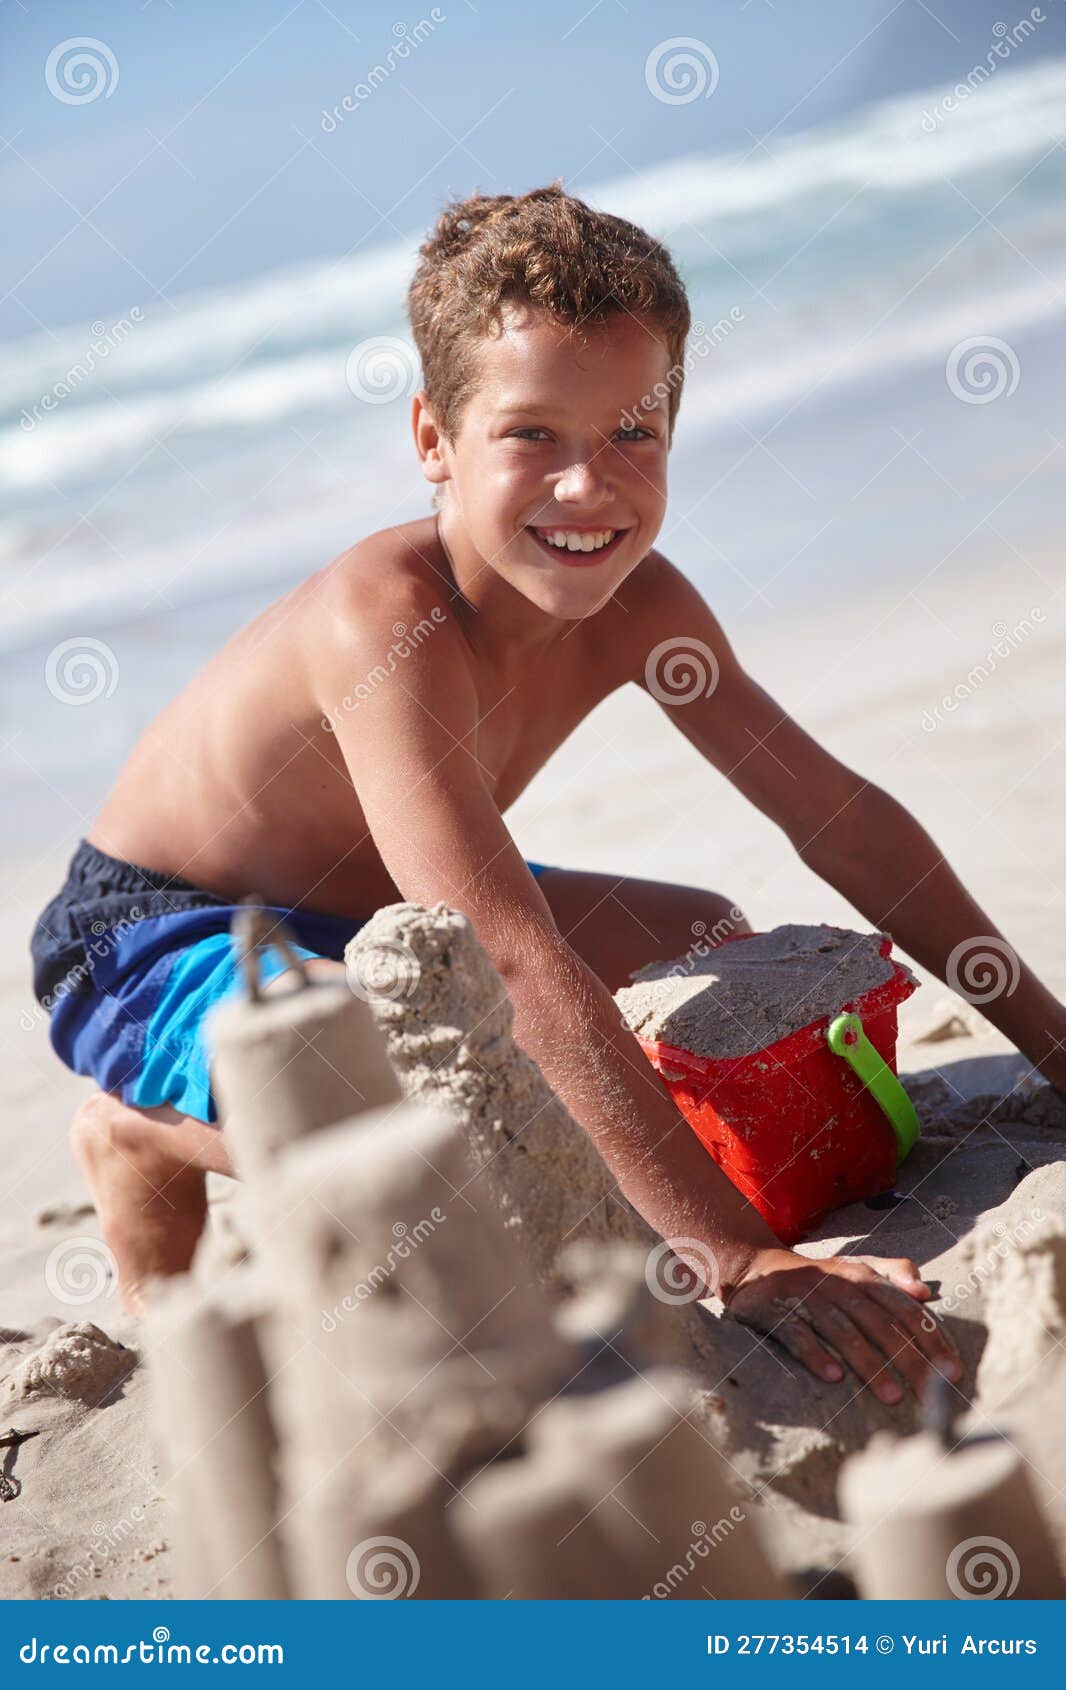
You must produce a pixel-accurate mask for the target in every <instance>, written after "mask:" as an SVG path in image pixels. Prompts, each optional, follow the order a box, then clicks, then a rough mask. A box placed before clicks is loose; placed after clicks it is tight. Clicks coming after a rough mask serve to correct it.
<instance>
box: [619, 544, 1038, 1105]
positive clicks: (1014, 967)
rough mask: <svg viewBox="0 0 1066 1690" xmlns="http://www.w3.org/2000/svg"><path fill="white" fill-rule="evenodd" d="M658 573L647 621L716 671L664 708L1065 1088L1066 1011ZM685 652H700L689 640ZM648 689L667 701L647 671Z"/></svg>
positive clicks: (855, 895)
mask: <svg viewBox="0 0 1066 1690" xmlns="http://www.w3.org/2000/svg"><path fill="white" fill-rule="evenodd" d="M660 567H661V570H662V573H661V575H660V577H659V587H658V592H657V594H656V618H655V625H656V626H658V627H663V628H664V627H666V626H667V625H668V624H669V625H670V626H671V627H672V628H673V629H674V632H675V633H676V632H677V631H678V630H679V629H683V630H684V639H685V640H686V641H687V642H688V643H689V644H690V645H691V644H692V642H693V641H695V642H698V643H699V644H701V645H703V646H704V647H705V648H706V649H707V650H709V651H710V652H711V653H712V654H713V660H714V661H713V663H710V662H708V660H707V659H704V660H703V661H704V662H705V664H706V666H707V669H708V674H709V675H713V676H716V683H715V684H714V686H713V689H712V691H711V692H710V694H709V695H703V694H701V695H700V696H697V697H696V698H693V699H692V700H691V701H690V702H685V703H677V704H671V703H670V702H669V700H668V699H667V700H666V702H665V703H664V704H663V708H664V709H665V710H666V713H667V715H669V716H670V717H671V718H672V719H673V720H674V721H675V722H676V724H677V726H678V727H679V728H680V729H681V731H682V733H684V734H685V736H686V737H687V738H688V739H690V740H691V741H692V743H693V744H694V745H695V746H696V747H697V748H698V749H699V750H700V751H701V752H702V753H703V755H704V756H705V757H706V758H707V760H708V762H710V763H712V764H713V765H714V766H715V767H716V768H717V769H720V770H721V772H722V773H723V774H725V775H726V776H727V777H728V778H729V780H730V781H731V782H732V783H733V785H734V786H736V787H737V788H738V790H739V791H741V792H743V793H744V795H745V797H747V798H750V799H751V801H752V803H754V804H755V805H757V806H758V808H759V809H760V810H762V811H763V813H764V814H765V815H767V816H769V817H770V819H771V820H772V821H775V822H776V823H777V824H778V826H779V827H781V828H782V829H783V830H784V832H785V833H786V834H787V835H788V837H789V839H790V840H791V842H792V844H793V845H794V847H795V849H796V851H797V852H798V853H799V855H800V857H801V858H802V859H803V861H804V862H805V863H806V864H807V865H808V866H809V867H810V868H812V869H813V870H814V872H815V873H816V874H818V875H820V876H821V878H822V879H823V880H826V881H828V882H829V884H830V885H831V886H834V887H835V888H836V889H837V891H839V892H841V893H842V894H843V896H844V897H845V898H847V899H848V901H849V902H850V903H851V904H853V905H854V906H855V908H856V909H857V910H860V911H861V912H862V914H863V915H864V916H865V917H866V919H867V920H868V921H869V922H870V923H871V924H872V925H873V926H875V927H877V928H880V929H884V930H886V931H888V932H890V933H891V934H892V937H893V938H894V939H895V940H896V942H897V943H898V944H899V946H900V948H901V949H902V950H904V951H906V952H907V953H908V955H910V956H912V957H913V958H914V959H915V961H916V962H918V963H920V964H921V966H922V967H923V968H927V969H928V970H929V971H930V973H932V974H935V975H937V976H938V977H939V978H940V979H941V980H944V981H945V982H946V983H947V984H948V985H949V986H950V987H951V988H952V989H953V990H955V991H958V992H960V993H961V995H963V996H967V995H971V1001H974V1002H977V1003H979V1004H980V1007H981V1009H982V1011H983V1013H984V1014H985V1015H986V1016H987V1017H988V1019H989V1020H990V1021H991V1022H993V1023H994V1025H995V1026H997V1027H998V1028H1000V1030H1001V1031H1002V1032H1004V1033H1005V1034H1006V1035H1007V1037H1008V1038H1009V1039H1010V1040H1011V1042H1012V1043H1013V1044H1015V1045H1017V1047H1018V1048H1019V1049H1020V1050H1021V1051H1023V1052H1024V1053H1025V1055H1026V1056H1027V1057H1028V1058H1029V1060H1030V1061H1031V1062H1032V1064H1033V1065H1034V1067H1036V1068H1038V1069H1039V1070H1040V1071H1041V1072H1042V1073H1043V1074H1044V1075H1045V1076H1046V1078H1047V1079H1049V1080H1050V1081H1051V1082H1052V1083H1053V1084H1054V1085H1056V1086H1057V1087H1058V1088H1059V1089H1060V1090H1066V1009H1064V1008H1063V1006H1062V1005H1061V1004H1060V1003H1059V1002H1058V1001H1057V1000H1056V999H1055V998H1054V997H1053V996H1052V994H1051V993H1050V992H1049V991H1048V990H1047V989H1046V987H1045V986H1043V985H1042V984H1041V982H1040V981H1039V980H1038V979H1037V977H1036V975H1035V974H1034V973H1033V972H1032V970H1031V969H1030V968H1028V967H1027V966H1026V965H1025V963H1024V962H1023V961H1022V960H1021V958H1020V957H1019V956H1018V955H1017V953H1016V952H1015V951H1014V950H1013V948H1012V947H1011V945H1009V944H1008V942H1007V940H1006V939H1005V938H1004V937H1003V935H1002V934H1001V933H1000V932H999V930H998V928H996V927H995V926H994V924H993V923H992V920H991V918H990V917H989V916H988V915H987V914H986V913H985V911H984V910H982V909H981V907H980V905H979V904H977V903H976V901H975V900H974V899H973V898H972V897H971V895H970V893H969V892H968V891H967V890H966V888H965V886H963V884H962V882H961V881H960V880H959V878H958V876H957V875H956V874H955V872H954V871H953V869H952V868H951V866H950V864H948V863H947V862H946V861H945V859H944V857H943V856H942V855H941V853H940V851H939V850H938V849H937V847H936V845H935V844H934V842H933V840H932V839H931V838H930V837H929V835H928V834H927V833H926V831H925V829H924V828H923V827H921V826H920V824H919V823H918V822H917V821H916V820H915V819H914V817H913V816H912V815H911V814H910V812H909V811H908V810H907V809H905V808H904V806H903V805H902V804H900V803H898V802H897V801H896V800H895V799H894V798H892V797H890V795H889V794H888V793H887V792H885V791H883V790H882V789H881V788H880V787H877V786H874V785H873V784H872V783H871V782H869V781H866V780H863V779H862V778H861V777H860V776H859V775H857V774H856V773H855V772H854V771H853V770H852V769H849V768H847V767H845V765H844V764H843V763H840V762H838V760H837V759H836V758H835V757H833V756H831V755H830V754H829V752H827V751H826V750H825V749H824V748H823V747H822V746H821V745H819V744H818V743H817V741H816V740H814V739H812V738H811V736H810V735H809V734H807V733H805V732H804V731H803V729H802V728H801V727H799V726H798V724H797V723H796V722H794V721H793V720H792V719H791V717H789V716H788V715H787V713H786V712H785V711H784V710H782V709H781V707H780V706H779V705H778V704H776V703H775V702H774V700H773V699H772V698H771V697H769V695H768V694H767V693H766V692H764V691H763V689H762V688H761V687H760V686H758V685H757V684H756V682H755V681H753V680H752V679H751V677H750V676H749V675H747V674H745V672H744V670H743V669H742V668H741V667H740V664H739V663H738V662H737V659H736V657H735V655H734V654H733V652H732V650H731V649H730V646H729V643H728V641H727V640H726V638H725V635H724V634H723V632H722V630H721V628H720V627H719V625H718V623H717V621H716V619H715V617H714V616H713V615H712V613H711V611H710V610H709V608H708V607H707V605H706V604H705V603H704V601H703V599H702V598H701V597H700V595H699V593H698V592H697V591H696V589H695V587H693V586H692V584H691V583H690V582H689V581H687V580H686V579H685V578H684V576H682V575H681V574H680V572H679V571H677V570H675V569H674V568H673V566H672V565H670V564H666V563H665V561H664V562H663V563H662V564H661V566H660ZM651 644H652V642H650V641H649V649H650V647H651ZM679 649H681V648H680V644H679ZM692 649H693V650H694V651H696V652H697V655H698V645H697V646H693V647H692ZM644 684H645V686H647V687H648V690H649V691H651V692H652V693H653V694H654V695H655V696H657V697H659V699H660V701H662V699H663V698H664V696H665V693H664V688H663V687H662V686H661V685H660V684H659V682H658V681H657V679H656V677H655V673H654V665H653V666H652V669H651V670H649V673H648V676H647V677H646V678H645V681H644ZM686 690H687V689H686Z"/></svg>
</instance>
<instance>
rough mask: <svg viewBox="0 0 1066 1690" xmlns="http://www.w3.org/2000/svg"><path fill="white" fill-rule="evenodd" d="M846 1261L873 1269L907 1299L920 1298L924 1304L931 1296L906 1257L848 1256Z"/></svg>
mask: <svg viewBox="0 0 1066 1690" xmlns="http://www.w3.org/2000/svg"><path fill="white" fill-rule="evenodd" d="M848 1260H849V1261H853V1262H861V1263H862V1265H863V1267H868V1268H873V1270H874V1272H875V1273H876V1274H878V1275H879V1276H880V1277H881V1278H882V1279H887V1280H888V1281H889V1283H890V1284H892V1285H895V1286H898V1288H899V1289H900V1290H901V1291H905V1292H906V1293H907V1295H908V1296H909V1297H916V1298H920V1299H921V1301H922V1302H924V1301H925V1300H926V1298H928V1297H931V1296H932V1294H933V1293H932V1292H931V1290H930V1289H929V1287H928V1285H927V1284H926V1283H925V1280H924V1279H923V1278H922V1276H921V1272H920V1271H919V1269H918V1268H917V1267H916V1265H915V1264H914V1262H912V1261H911V1260H910V1259H909V1258H908V1257H907V1256H850V1257H849V1258H848Z"/></svg>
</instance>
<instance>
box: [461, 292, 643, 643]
mask: <svg viewBox="0 0 1066 1690" xmlns="http://www.w3.org/2000/svg"><path fill="white" fill-rule="evenodd" d="M477 359H478V369H479V381H478V385H477V388H476V390H475V391H474V393H473V395H472V396H471V398H470V399H469V400H468V402H467V405H466V407H465V409H464V411H463V413H462V416H461V420H460V425H459V430H458V434H457V437H456V439H455V441H454V442H453V443H448V442H442V444H441V467H442V469H443V470H444V471H445V475H444V479H446V480H450V481H451V482H452V486H451V488H450V489H449V497H448V500H447V502H446V508H447V510H448V511H450V512H451V513H452V516H453V519H454V518H455V517H457V518H458V521H459V523H460V524H461V528H462V530H463V532H464V534H465V536H466V538H467V540H468V541H469V542H470V544H472V546H473V548H474V550H475V552H476V553H477V555H478V557H480V558H482V559H483V560H484V561H485V562H486V563H487V564H488V565H489V566H490V567H491V568H492V569H494V570H495V571H496V573H497V574H498V575H500V576H502V577H503V578H504V579H505V580H506V581H508V582H510V584H511V585H512V586H513V587H515V588H516V590H517V591H518V592H520V593H522V594H523V596H524V597H525V598H527V599H529V600H530V601H532V603H534V604H536V605H537V606H538V607H539V608H540V609H541V610H543V611H545V612H546V613H547V614H548V615H551V616H557V617H562V618H578V617H582V616H587V615H589V614H590V613H591V612H592V611H594V610H596V609H598V608H599V606H600V605H601V604H603V603H604V602H605V600H606V599H607V598H608V597H609V596H610V595H611V593H613V592H614V591H615V590H616V588H617V587H618V586H619V585H620V584H621V582H622V581H624V579H625V577H626V576H627V575H628V574H629V573H630V572H631V571H632V570H633V569H635V568H636V566H637V564H638V563H639V562H640V561H641V559H642V558H643V557H645V556H646V555H647V553H648V551H649V550H650V549H651V547H652V545H653V544H654V542H655V537H656V535H657V534H658V532H659V529H660V527H661V526H662V522H663V517H664V515H665V512H666V461H667V452H668V444H667V434H668V428H669V413H668V404H667V399H666V397H665V395H666V393H668V391H669V388H668V386H667V385H666V380H667V375H668V370H669V355H668V352H667V348H666V343H665V341H664V340H663V339H662V338H661V337H660V335H659V334H658V333H657V332H656V330H655V328H654V326H653V325H651V324H649V322H648V321H647V319H643V320H641V319H634V318H632V317H630V316H628V315H627V314H626V313H624V312H618V313H616V314H614V315H612V316H611V317H609V318H608V319H607V320H606V321H605V322H602V323H598V324H595V325H592V326H589V327H587V328H586V329H584V330H583V331H581V332H580V335H575V334H573V333H572V332H571V331H570V330H569V329H568V328H566V327H563V326H561V325H560V324H558V323H556V322H555V321H554V320H553V319H552V318H551V317H549V316H547V315H546V314H545V313H544V312H542V311H539V310H537V309H535V308H533V307H529V306H514V307H510V308H508V309H507V310H506V311H505V313H504V321H503V328H502V332H498V333H497V334H495V335H492V336H487V337H486V338H485V339H484V340H482V341H481V343H480V345H479V347H478V351H477ZM657 384H658V390H659V394H660V395H661V397H656V396H655V390H656V386H657ZM649 396H650V397H651V403H650V405H649V406H647V407H646V408H645V407H642V400H644V399H645V398H648V397H649ZM638 408H640V409H639V412H638ZM634 418H635V420H634ZM627 425H629V426H627Z"/></svg>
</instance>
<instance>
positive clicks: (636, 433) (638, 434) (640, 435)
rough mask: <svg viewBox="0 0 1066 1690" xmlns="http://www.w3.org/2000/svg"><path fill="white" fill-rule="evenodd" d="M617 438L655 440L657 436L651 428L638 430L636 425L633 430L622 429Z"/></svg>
mask: <svg viewBox="0 0 1066 1690" xmlns="http://www.w3.org/2000/svg"><path fill="white" fill-rule="evenodd" d="M615 438H616V439H621V440H654V439H655V436H654V434H653V433H652V432H651V429H650V428H638V427H637V426H636V424H634V425H633V427H632V428H620V429H619V430H618V433H617V435H616V437H615Z"/></svg>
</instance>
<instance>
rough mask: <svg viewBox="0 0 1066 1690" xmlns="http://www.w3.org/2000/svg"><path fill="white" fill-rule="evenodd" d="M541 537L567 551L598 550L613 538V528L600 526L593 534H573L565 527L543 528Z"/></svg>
mask: <svg viewBox="0 0 1066 1690" xmlns="http://www.w3.org/2000/svg"><path fill="white" fill-rule="evenodd" d="M541 538H542V539H543V540H547V542H548V544H549V545H551V546H558V547H559V548H560V549H561V550H563V551H568V552H598V551H600V550H602V548H603V547H604V546H606V545H609V544H610V542H611V541H612V540H613V539H614V529H613V528H601V529H600V531H599V533H595V534H575V533H573V532H572V531H567V529H565V528H554V529H545V530H543V531H541Z"/></svg>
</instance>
